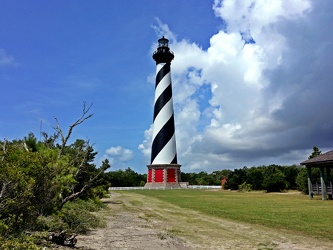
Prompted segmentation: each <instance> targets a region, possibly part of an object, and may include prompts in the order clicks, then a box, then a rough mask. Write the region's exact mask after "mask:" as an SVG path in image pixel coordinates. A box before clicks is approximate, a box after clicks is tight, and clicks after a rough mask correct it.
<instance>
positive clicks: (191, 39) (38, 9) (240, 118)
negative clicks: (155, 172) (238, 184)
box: [0, 0, 333, 173]
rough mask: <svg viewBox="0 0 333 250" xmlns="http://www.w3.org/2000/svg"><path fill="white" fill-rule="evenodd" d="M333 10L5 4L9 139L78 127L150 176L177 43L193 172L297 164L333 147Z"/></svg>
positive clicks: (183, 135) (3, 61) (184, 144)
mask: <svg viewBox="0 0 333 250" xmlns="http://www.w3.org/2000/svg"><path fill="white" fill-rule="evenodd" d="M332 19H333V2H332V1H329V0H322V1H310V0H294V1H288V2H286V1H283V0H273V1H266V0H265V1H263V0H257V1H254V0H252V1H250V0H244V1H243V0H242V1H231V0H224V1H220V0H215V1H208V0H198V1H195V2H194V1H185V0H180V1H179V0H177V1H176V0H171V1H144V0H140V1H134V0H129V1H120V0H119V1H106V0H101V1H9V0H8V1H7V0H4V1H1V3H0V86H1V90H2V91H1V94H2V98H1V99H2V105H1V119H0V138H1V140H3V138H7V139H9V140H12V139H16V138H22V137H24V136H26V135H27V134H28V133H29V132H33V133H34V134H35V135H36V136H37V137H39V134H40V126H41V124H42V130H43V131H46V132H48V133H52V132H53V130H52V126H54V125H55V121H54V118H53V117H54V116H56V117H57V118H58V120H59V122H60V125H61V126H62V128H63V130H66V129H67V128H68V126H69V125H71V123H73V122H74V121H75V120H76V119H77V118H78V117H79V116H80V115H81V110H82V104H83V102H84V101H86V102H87V103H88V104H89V103H93V107H92V113H94V116H93V117H92V118H91V119H89V120H88V121H86V122H85V123H84V124H82V125H81V126H79V127H77V128H76V130H75V131H74V133H73V136H72V139H76V138H82V139H89V140H90V142H91V143H93V144H94V148H95V150H96V151H98V155H97V159H96V162H97V164H99V162H100V161H101V160H102V159H105V158H108V159H110V161H111V164H112V168H111V169H113V170H117V169H124V168H127V167H131V168H132V169H134V170H135V171H137V172H141V173H144V172H145V171H146V165H147V164H149V163H150V162H149V159H150V145H151V124H152V117H153V98H154V74H155V62H154V61H153V59H152V57H151V56H152V52H153V51H154V50H155V49H156V44H157V40H158V39H159V38H160V37H161V36H162V35H164V36H166V37H167V38H168V39H169V40H170V44H169V45H170V48H171V50H172V51H173V52H174V54H175V59H174V61H173V62H172V65H171V72H172V81H173V93H174V107H175V119H176V140H177V149H178V161H179V163H180V164H181V165H182V170H183V171H185V172H194V171H195V172H197V171H207V172H211V171H214V170H220V169H226V168H229V169H233V168H241V167H243V166H249V167H251V166H254V165H255V166H258V165H263V164H287V165H291V164H298V163H299V162H301V161H303V160H305V159H307V157H308V155H309V154H310V153H311V151H312V147H313V146H318V147H319V149H320V150H322V151H323V152H325V151H327V150H331V149H332V147H333V138H332V137H333V119H332V117H333V109H332V107H333V98H332V96H331V95H332V94H331V93H333V87H332V86H333V84H332V78H333V73H332V68H333V67H332V66H333V65H332V64H333V63H332V60H331V56H332V52H333V46H332V45H333V34H332V32H327V31H328V30H329V28H330V25H331V23H332V22H333V20H332Z"/></svg>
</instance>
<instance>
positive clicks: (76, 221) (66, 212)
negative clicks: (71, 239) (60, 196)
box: [60, 200, 105, 233]
mask: <svg viewBox="0 0 333 250" xmlns="http://www.w3.org/2000/svg"><path fill="white" fill-rule="evenodd" d="M100 208H101V205H100V204H96V203H93V202H91V201H82V200H78V201H74V202H68V203H66V204H65V205H64V207H63V208H62V210H61V215H60V217H61V218H62V220H63V221H64V222H65V223H66V224H67V225H68V228H69V229H70V231H72V232H75V233H87V232H88V231H89V229H91V228H97V227H102V226H104V225H105V224H104V223H105V222H104V221H103V220H102V219H101V218H99V217H97V216H96V215H94V214H92V213H91V212H96V211H98V210H99V209H100Z"/></svg>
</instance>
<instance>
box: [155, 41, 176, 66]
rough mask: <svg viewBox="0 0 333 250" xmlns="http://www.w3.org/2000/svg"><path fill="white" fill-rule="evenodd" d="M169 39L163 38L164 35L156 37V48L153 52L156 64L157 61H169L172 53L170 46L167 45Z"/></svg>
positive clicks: (172, 56)
mask: <svg viewBox="0 0 333 250" xmlns="http://www.w3.org/2000/svg"><path fill="white" fill-rule="evenodd" d="M168 43H169V40H168V39H166V38H164V36H163V37H162V38H160V39H158V48H157V50H156V51H155V52H154V54H153V59H154V60H155V61H156V64H159V63H171V61H172V59H173V58H174V55H173V53H172V51H170V48H169V47H168Z"/></svg>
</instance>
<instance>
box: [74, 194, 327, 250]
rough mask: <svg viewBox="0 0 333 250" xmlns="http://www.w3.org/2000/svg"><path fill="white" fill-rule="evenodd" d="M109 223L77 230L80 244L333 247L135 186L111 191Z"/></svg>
mask: <svg viewBox="0 0 333 250" xmlns="http://www.w3.org/2000/svg"><path fill="white" fill-rule="evenodd" d="M105 202H106V203H107V204H108V207H109V208H110V210H107V212H104V213H105V214H104V215H105V216H107V226H106V228H103V229H98V230H94V231H92V232H91V233H90V234H89V235H83V236H78V244H77V246H76V247H77V248H79V249H91V250H103V249H148V250H149V249H158V250H164V249H165V250H166V249H180V250H182V249H184V250H186V249H295V250H296V249H297V250H303V249H304V250H307V249H333V241H329V240H322V239H317V238H311V237H308V236H304V235H294V234H291V233H290V232H288V231H280V230H274V229H271V228H266V227H263V226H258V225H252V224H242V223H237V222H232V221H228V220H223V219H216V218H212V217H211V216H207V215H204V214H201V213H198V212H196V211H193V210H189V209H186V210H182V209H180V208H179V207H177V206H173V205H171V204H168V203H164V202H161V201H159V200H156V199H153V198H147V197H145V196H141V195H137V194H134V193H131V192H124V193H121V194H119V193H115V192H113V193H111V197H110V198H108V199H106V200H105Z"/></svg>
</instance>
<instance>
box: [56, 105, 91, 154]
mask: <svg viewBox="0 0 333 250" xmlns="http://www.w3.org/2000/svg"><path fill="white" fill-rule="evenodd" d="M92 105H93V104H92V103H91V104H90V106H89V107H87V106H86V102H83V110H82V115H81V116H80V117H79V118H78V119H77V120H76V121H75V122H74V123H73V124H72V125H70V126H69V129H68V132H67V134H66V135H64V133H63V131H62V129H61V127H60V123H59V121H58V118H57V117H54V119H55V120H56V127H55V128H54V129H55V130H56V131H57V133H58V134H59V135H60V137H61V148H60V151H59V154H58V158H60V157H61V156H62V155H63V153H64V150H65V146H66V144H67V141H68V139H69V138H70V136H71V134H72V132H73V129H74V128H75V127H76V126H77V125H80V124H81V123H83V122H84V121H85V120H87V119H89V118H90V117H92V116H93V115H94V114H89V111H90V109H91V107H92Z"/></svg>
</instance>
